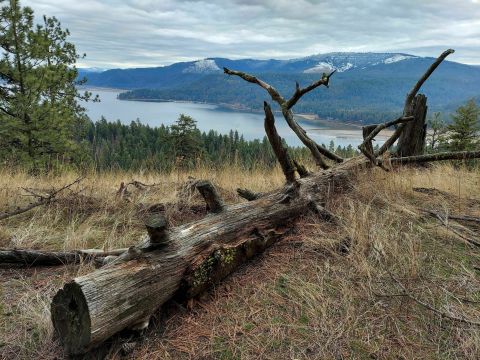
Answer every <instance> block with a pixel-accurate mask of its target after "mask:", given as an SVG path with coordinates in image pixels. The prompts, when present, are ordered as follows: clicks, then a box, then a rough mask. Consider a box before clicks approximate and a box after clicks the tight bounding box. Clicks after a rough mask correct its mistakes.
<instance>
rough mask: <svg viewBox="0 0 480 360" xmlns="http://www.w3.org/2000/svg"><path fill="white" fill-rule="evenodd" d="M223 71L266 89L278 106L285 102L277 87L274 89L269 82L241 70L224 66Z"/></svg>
mask: <svg viewBox="0 0 480 360" xmlns="http://www.w3.org/2000/svg"><path fill="white" fill-rule="evenodd" d="M223 72H224V73H225V74H227V75H236V76H239V77H241V78H242V79H243V80H245V81H248V82H250V83H252V84H257V85H260V86H261V87H262V88H264V89H265V90H267V92H268V93H269V94H270V96H271V97H272V100H274V101H276V102H277V103H278V104H279V105H280V106H281V105H282V104H283V103H284V102H285V99H284V98H283V97H282V96H281V95H280V93H279V92H278V91H277V89H275V88H274V87H273V86H271V85H270V84H267V83H266V82H265V81H263V80H260V79H258V78H256V77H255V76H253V75H250V74H247V73H244V72H241V71H236V70H230V69H227V68H226V67H224V68H223Z"/></svg>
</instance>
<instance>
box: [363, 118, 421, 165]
mask: <svg viewBox="0 0 480 360" xmlns="http://www.w3.org/2000/svg"><path fill="white" fill-rule="evenodd" d="M413 119H414V117H413V116H407V117H404V116H401V117H399V118H398V119H396V120H393V121H389V122H386V123H383V124H379V125H377V126H376V127H375V128H374V129H373V130H372V131H371V132H370V133H369V134H368V135H367V136H366V137H365V138H364V139H363V143H361V144H360V145H359V146H358V148H359V149H360V151H361V152H362V153H363V154H364V155H365V156H366V157H368V158H369V159H370V161H371V162H372V163H373V164H374V165H378V166H381V161H380V160H378V159H377V158H376V157H375V153H374V152H373V147H372V140H373V139H374V138H375V136H377V135H378V134H379V133H380V131H382V130H383V129H386V128H388V127H390V126H394V125H398V124H404V123H406V122H409V121H412V120H413Z"/></svg>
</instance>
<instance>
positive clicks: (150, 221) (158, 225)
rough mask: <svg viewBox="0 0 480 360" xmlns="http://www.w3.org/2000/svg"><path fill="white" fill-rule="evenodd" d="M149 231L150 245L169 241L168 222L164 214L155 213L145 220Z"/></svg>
mask: <svg viewBox="0 0 480 360" xmlns="http://www.w3.org/2000/svg"><path fill="white" fill-rule="evenodd" d="M145 227H146V228H147V232H148V236H149V239H148V246H163V245H166V244H167V243H168V241H169V236H168V230H167V228H168V222H167V219H166V218H165V216H164V215H163V214H159V213H153V214H151V215H150V216H149V217H148V218H147V220H146V221H145Z"/></svg>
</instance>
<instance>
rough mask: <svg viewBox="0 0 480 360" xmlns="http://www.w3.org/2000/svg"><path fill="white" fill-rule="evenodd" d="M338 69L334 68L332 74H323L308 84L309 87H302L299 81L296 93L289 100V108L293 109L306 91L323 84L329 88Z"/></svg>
mask: <svg viewBox="0 0 480 360" xmlns="http://www.w3.org/2000/svg"><path fill="white" fill-rule="evenodd" d="M336 71H337V70H333V71H332V72H331V73H330V74H328V75H326V74H323V76H322V78H321V79H320V80H317V81H315V82H313V83H311V84H310V85H308V86H307V87H305V88H303V89H301V88H300V85H299V83H298V82H297V83H296V84H295V85H296V86H295V93H294V94H293V96H292V97H291V98H290V99H289V100H288V101H287V104H286V106H287V108H288V109H291V108H292V107H293V106H294V105H295V104H296V103H297V101H298V100H300V98H301V97H302V96H303V95H305V94H306V93H308V92H309V91H312V90H314V89H316V88H317V87H319V86H321V85H324V86H326V87H327V88H328V83H329V81H330V77H331V76H332V75H333V74H335V72H336Z"/></svg>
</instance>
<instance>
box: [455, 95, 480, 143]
mask: <svg viewBox="0 0 480 360" xmlns="http://www.w3.org/2000/svg"><path fill="white" fill-rule="evenodd" d="M452 120H453V122H452V124H450V125H449V126H448V131H449V134H448V137H447V141H448V148H449V149H450V150H453V151H464V150H474V149H476V148H477V147H478V146H479V142H480V141H479V132H480V124H479V120H480V107H479V106H478V105H477V104H476V103H475V100H473V99H471V100H469V101H468V102H467V103H466V104H465V105H463V106H460V107H459V108H458V109H457V111H456V112H455V114H454V115H453V116H452Z"/></svg>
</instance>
